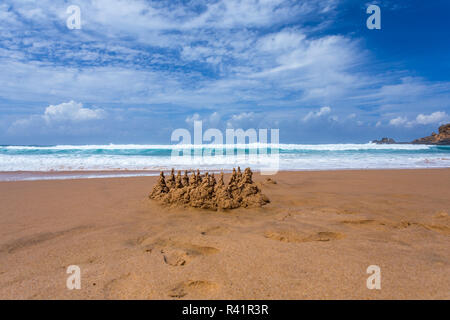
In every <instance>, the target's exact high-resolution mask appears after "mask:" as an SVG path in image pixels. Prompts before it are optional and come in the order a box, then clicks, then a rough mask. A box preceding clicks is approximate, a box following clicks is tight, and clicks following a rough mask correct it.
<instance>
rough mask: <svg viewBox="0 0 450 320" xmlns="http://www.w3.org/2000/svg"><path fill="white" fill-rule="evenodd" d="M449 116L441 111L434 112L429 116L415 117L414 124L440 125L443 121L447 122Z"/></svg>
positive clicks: (420, 115)
mask: <svg viewBox="0 0 450 320" xmlns="http://www.w3.org/2000/svg"><path fill="white" fill-rule="evenodd" d="M448 119H449V116H448V114H447V113H445V112H443V111H436V112H433V113H432V114H430V115H426V114H419V115H418V116H417V117H416V123H418V124H431V123H440V122H444V121H448Z"/></svg>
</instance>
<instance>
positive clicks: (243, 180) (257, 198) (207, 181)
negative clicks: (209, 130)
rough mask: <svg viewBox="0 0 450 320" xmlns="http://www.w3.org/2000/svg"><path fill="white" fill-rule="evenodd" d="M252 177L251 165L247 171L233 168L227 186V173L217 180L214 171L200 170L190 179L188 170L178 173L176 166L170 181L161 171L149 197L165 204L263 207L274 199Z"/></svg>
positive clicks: (232, 207) (210, 207)
mask: <svg viewBox="0 0 450 320" xmlns="http://www.w3.org/2000/svg"><path fill="white" fill-rule="evenodd" d="M252 176H253V173H252V171H251V170H250V168H247V169H245V171H244V172H243V173H242V172H241V169H240V168H238V169H237V171H236V170H235V169H233V173H232V174H231V177H230V181H229V182H228V184H227V185H226V184H225V183H224V181H223V173H221V174H220V177H219V180H218V181H216V178H215V177H214V174H211V175H210V174H209V173H208V172H206V173H205V174H204V175H201V174H200V172H199V171H198V170H197V173H192V175H191V177H190V178H189V177H188V173H187V171H185V172H184V175H183V176H181V172H180V171H178V173H177V175H176V176H175V173H174V170H173V169H172V172H171V174H170V176H169V178H167V181H166V179H165V177H164V173H163V172H161V174H160V177H159V180H158V182H157V183H156V185H155V186H154V187H153V190H152V192H151V193H150V195H149V198H150V199H154V200H157V201H160V202H161V203H164V204H170V205H172V204H174V205H181V206H191V207H195V208H202V209H212V210H220V209H235V208H239V207H243V208H249V207H261V206H263V205H265V204H267V203H269V202H270V201H269V199H268V198H267V197H266V196H265V195H264V194H262V193H261V190H260V189H259V188H258V187H257V186H256V184H255V183H254V182H253V179H252Z"/></svg>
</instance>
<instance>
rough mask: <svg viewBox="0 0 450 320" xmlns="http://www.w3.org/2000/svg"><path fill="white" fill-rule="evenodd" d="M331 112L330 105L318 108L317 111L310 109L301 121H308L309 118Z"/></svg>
mask: <svg viewBox="0 0 450 320" xmlns="http://www.w3.org/2000/svg"><path fill="white" fill-rule="evenodd" d="M330 112H331V108H330V107H326V106H325V107H322V108H320V109H319V110H318V111H310V112H309V113H308V114H307V115H306V116H305V117H304V118H303V121H304V122H306V121H309V120H311V119H315V118H320V117H322V116H324V115H327V114H329V113H330Z"/></svg>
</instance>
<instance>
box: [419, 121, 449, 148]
mask: <svg viewBox="0 0 450 320" xmlns="http://www.w3.org/2000/svg"><path fill="white" fill-rule="evenodd" d="M411 143H412V144H437V145H450V123H447V124H444V125H442V126H440V127H439V133H437V134H436V133H435V132H433V133H432V134H431V136H428V137H425V138H420V139H416V140H414V141H413V142H411Z"/></svg>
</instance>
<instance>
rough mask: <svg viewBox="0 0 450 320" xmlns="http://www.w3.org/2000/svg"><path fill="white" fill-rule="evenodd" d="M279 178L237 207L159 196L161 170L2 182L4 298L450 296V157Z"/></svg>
mask: <svg viewBox="0 0 450 320" xmlns="http://www.w3.org/2000/svg"><path fill="white" fill-rule="evenodd" d="M271 178H272V179H274V180H275V181H277V184H264V185H262V190H263V192H264V193H265V194H266V195H267V196H268V197H269V198H270V200H271V203H270V204H268V205H266V206H264V207H262V208H257V209H236V210H232V211H228V212H213V211H206V210H200V209H194V208H189V209H182V208H170V209H169V208H165V207H162V206H160V205H159V204H157V203H156V202H154V201H152V200H149V199H148V193H149V192H150V191H151V189H152V186H153V184H154V183H155V182H156V180H157V177H139V178H117V179H85V180H63V181H29V182H24V181H23V182H1V183H0V201H1V207H0V298H2V299H19V298H20V299H58V298H62V299H129V298H138V299H330V298H331V299H336V298H344V299H383V298H384V299H386V298H387V299H405V298H411V299H437V298H443V299H449V298H450V290H449V289H450V250H449V249H450V216H449V213H450V169H436V170H377V171H376V170H373V171H329V172H294V173H290V172H282V173H279V174H277V175H276V176H273V177H271ZM264 179H265V177H262V176H260V175H259V174H255V175H254V180H255V181H256V182H260V183H261V182H262V181H264ZM69 265H78V266H79V267H80V268H81V284H82V288H81V290H68V289H67V288H66V279H67V276H68V275H67V274H66V269H67V267H68V266H69ZM369 265H378V266H380V267H381V287H382V288H381V290H369V289H367V287H366V279H367V277H368V276H369V275H368V274H367V273H366V269H367V267H368V266H369Z"/></svg>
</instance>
